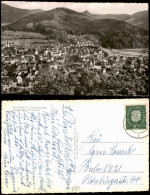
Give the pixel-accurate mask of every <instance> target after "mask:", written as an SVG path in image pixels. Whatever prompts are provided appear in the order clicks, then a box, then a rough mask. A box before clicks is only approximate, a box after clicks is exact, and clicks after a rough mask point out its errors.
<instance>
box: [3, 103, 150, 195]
mask: <svg viewBox="0 0 150 195" xmlns="http://www.w3.org/2000/svg"><path fill="white" fill-rule="evenodd" d="M141 105H142V106H143V107H141ZM127 106H129V107H128V109H127V108H126V107H127ZM148 109H149V100H148V99H129V100H127V99H124V100H84V101H83V100H72V101H70V100H69V101H53V100H51V101H3V102H2V146H1V150H2V151H1V152H2V153H1V166H2V169H1V170H2V172H1V178H2V193H8V194H10V193H50V192H61V193H63V192H113V191H146V190H148V189H149V162H148V159H149V129H148V128H149V124H148V121H149V110H148ZM126 112H127V113H126ZM130 118H131V121H130ZM141 124H142V125H141ZM132 126H133V129H132ZM129 127H130V128H129ZM142 128H143V129H142Z"/></svg>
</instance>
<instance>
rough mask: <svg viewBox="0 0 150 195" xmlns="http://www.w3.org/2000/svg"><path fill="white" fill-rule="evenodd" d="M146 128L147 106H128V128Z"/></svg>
mask: <svg viewBox="0 0 150 195" xmlns="http://www.w3.org/2000/svg"><path fill="white" fill-rule="evenodd" d="M132 129H134V130H136V129H137V130H138V129H146V106H145V105H136V106H126V130H132Z"/></svg>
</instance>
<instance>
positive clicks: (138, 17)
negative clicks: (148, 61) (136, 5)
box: [1, 3, 148, 30]
mask: <svg viewBox="0 0 150 195" xmlns="http://www.w3.org/2000/svg"><path fill="white" fill-rule="evenodd" d="M41 11H43V10H42V9H35V10H28V9H20V8H15V7H12V6H9V5H6V4H4V3H1V23H2V24H4V23H9V24H10V23H13V22H16V21H17V20H20V19H22V18H24V17H26V16H29V15H30V14H33V13H36V12H41ZM81 14H83V15H86V16H89V17H92V18H94V19H115V20H123V21H126V22H127V23H129V24H132V25H135V26H137V27H139V28H143V29H146V30H148V11H141V12H137V13H135V14H132V15H129V14H91V13H90V12H89V11H87V10H85V11H84V12H82V13H81Z"/></svg>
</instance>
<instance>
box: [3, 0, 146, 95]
mask: <svg viewBox="0 0 150 195" xmlns="http://www.w3.org/2000/svg"><path fill="white" fill-rule="evenodd" d="M1 93H2V94H24V95H27V94H33V95H71V96H114V97H115V96H117V97H118V96H142V97H145V96H148V95H149V21H148V3H119V2H118V3H106V2H105V3H104V2H103V3H100V2H99V3H94V2H88V3H81V2H80V3H78V2H44V1H43V2H39V1H31V2H29V1H28V2H26V1H2V2H1Z"/></svg>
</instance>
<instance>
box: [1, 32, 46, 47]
mask: <svg viewBox="0 0 150 195" xmlns="http://www.w3.org/2000/svg"><path fill="white" fill-rule="evenodd" d="M7 41H9V42H15V44H19V45H24V44H26V43H37V42H42V43H46V42H47V40H46V36H44V35H41V34H40V33H35V32H24V31H9V30H7V31H2V33H1V44H5V43H7Z"/></svg>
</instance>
